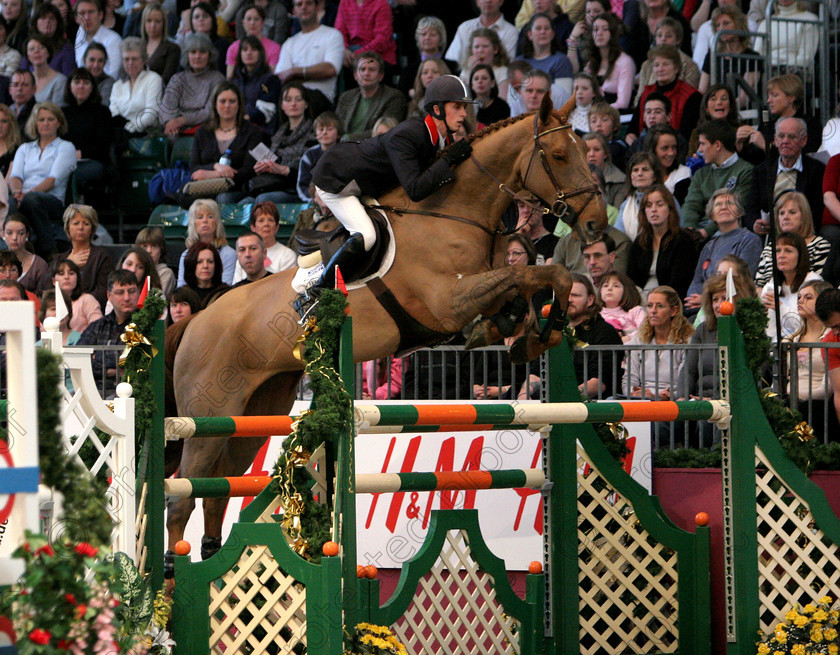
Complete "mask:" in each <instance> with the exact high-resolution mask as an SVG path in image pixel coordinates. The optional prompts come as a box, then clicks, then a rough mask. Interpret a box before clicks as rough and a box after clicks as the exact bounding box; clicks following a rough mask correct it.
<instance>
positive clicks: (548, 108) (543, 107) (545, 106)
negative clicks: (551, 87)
mask: <svg viewBox="0 0 840 655" xmlns="http://www.w3.org/2000/svg"><path fill="white" fill-rule="evenodd" d="M553 111H554V103H553V102H552V101H551V91H549V92H548V93H546V94H545V95H544V96H543V99H542V102H541V103H540V123H547V122H548V119H549V118H551V112H553Z"/></svg>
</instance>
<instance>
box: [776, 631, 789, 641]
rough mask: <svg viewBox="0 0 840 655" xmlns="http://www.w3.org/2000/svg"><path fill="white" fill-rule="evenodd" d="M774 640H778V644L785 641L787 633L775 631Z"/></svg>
mask: <svg viewBox="0 0 840 655" xmlns="http://www.w3.org/2000/svg"><path fill="white" fill-rule="evenodd" d="M776 641H778V642H779V643H780V644H784V643H787V633H785V632H777V633H776Z"/></svg>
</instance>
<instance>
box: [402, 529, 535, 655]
mask: <svg viewBox="0 0 840 655" xmlns="http://www.w3.org/2000/svg"><path fill="white" fill-rule="evenodd" d="M493 584H494V583H493V577H492V576H490V575H488V574H487V573H485V572H483V571H481V570H480V569H479V567H478V564H477V563H476V562H475V561H474V560H473V559H472V555H471V553H470V545H469V542H468V540H467V534H466V532H465V531H454V530H453V531H451V532H449V533H448V534H447V535H446V542H445V544H444V546H443V549H442V550H441V553H440V555H439V556H438V559H437V561H436V562H435V565H434V566H433V567H432V569H431V570H430V571H429V572H428V573H427V574H426V575H425V576H424V577H423V578H421V579H420V583H419V584H418V586H417V591H416V592H415V594H414V600H413V601H412V603H411V604H410V605H409V606H408V609H407V610H406V612H405V613H404V614H403V616H402V617H401V618H400V619H399V620H398V621H397V622H396V623H394V624H393V625H392V626H391V628H392V629H393V631H394V633H395V634H396V636H397V638H398V639H399V640H400V641H401V642H402V643H403V644H405V647H406V650H407V651H408V652H409V653H412V654H413V655H421V654H423V655H459V654H463V655H474V654H476V653H493V654H494V655H495V654H501V653H518V652H519V638H518V636H517V634H516V633H517V629H518V627H519V622H518V621H516V620H515V619H513V618H512V617H510V616H508V615H506V614H505V613H504V609H503V608H502V606H501V605H499V603H498V601H497V600H496V593H495V591H494V589H493Z"/></svg>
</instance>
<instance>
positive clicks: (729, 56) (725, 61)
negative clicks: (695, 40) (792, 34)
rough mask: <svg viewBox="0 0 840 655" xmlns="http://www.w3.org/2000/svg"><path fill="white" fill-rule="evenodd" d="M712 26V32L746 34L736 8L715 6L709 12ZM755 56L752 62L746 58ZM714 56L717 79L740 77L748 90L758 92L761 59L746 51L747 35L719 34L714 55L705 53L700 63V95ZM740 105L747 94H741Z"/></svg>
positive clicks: (707, 79) (709, 79) (762, 64)
mask: <svg viewBox="0 0 840 655" xmlns="http://www.w3.org/2000/svg"><path fill="white" fill-rule="evenodd" d="M712 26H713V28H714V31H715V32H722V31H737V32H749V27H748V26H747V17H746V15H745V14H744V12H742V11H741V9H740V8H739V7H737V6H733V5H729V6H724V7H718V8H717V9H715V10H714V11H713V12H712ZM746 55H748V56H750V57H755V59H749V58H748V57H746ZM713 56H714V57H717V66H718V68H717V78H718V79H726V78H727V76H729V75H732V74H734V75H738V76H740V77H743V78H744V81H746V82H747V84H749V85H750V86H751V87H752V88H754V89H758V82H759V78H760V77H761V72H762V71H763V70H764V63H763V60H761V59H760V55H759V54H758V53H757V52H756V51H755V50H753V49H752V48H750V38H749V37H748V36H737V35H735V34H722V35H721V36H720V37H718V42H717V52H716V53H712V52H709V53H708V54H707V55H706V60H705V61H704V62H703V72H702V74H701V75H700V86H699V87H698V89H699V91H700V92H701V93H705V92H706V90H707V89H708V88H709V83H710V82H711V81H712V77H711V76H712V63H711V62H712V57H713ZM741 94H742V97H741V101H742V104H743V105H746V103H747V95H746V93H744V92H743V91H742V92H741Z"/></svg>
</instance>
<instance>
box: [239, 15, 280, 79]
mask: <svg viewBox="0 0 840 655" xmlns="http://www.w3.org/2000/svg"><path fill="white" fill-rule="evenodd" d="M237 27H238V26H237ZM242 27H243V28H244V29H245V36H252V37H254V38H255V39H258V40H259V41H260V43H261V44H262V47H263V50H265V59H266V62H267V63H268V67H269V69H271V71H272V72H273V71H274V69H275V68H276V67H277V62H278V61H280V46H279V45H278V44H277V43H275V42H274V41H272V40H271V39H269V38H268V37H267V36H264V35H263V28H264V27H265V10H264V9H263V8H262V7H260V6H259V5H256V4H249V5H247V6H246V8H245V14H244V16H243V19H242ZM242 38H244V37H241V38H240V40H239V41H234V42H233V43H232V44H231V46H230V47H229V48H228V50H227V54H226V55H225V72H226V74H227V77H228V78H231V77H233V71H234V68H235V67H236V63H237V62H236V59H237V56H238V55H239V48H240V47H241V44H242V40H241V39H242Z"/></svg>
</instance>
